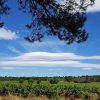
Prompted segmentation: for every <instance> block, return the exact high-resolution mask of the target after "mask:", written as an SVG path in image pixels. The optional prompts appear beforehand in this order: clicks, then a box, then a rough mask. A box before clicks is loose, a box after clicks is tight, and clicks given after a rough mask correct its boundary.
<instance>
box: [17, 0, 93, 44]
mask: <svg viewBox="0 0 100 100" xmlns="http://www.w3.org/2000/svg"><path fill="white" fill-rule="evenodd" d="M18 2H19V4H20V8H21V9H22V10H23V12H26V13H29V14H31V16H32V22H31V23H30V24H28V25H26V26H27V28H29V29H31V30H32V34H31V35H30V36H28V37H26V38H25V39H26V40H28V41H29V42H34V41H42V38H43V37H44V35H45V34H50V35H54V36H56V37H58V38H59V39H60V40H63V41H65V42H66V43H68V44H70V43H72V42H74V41H76V42H78V43H80V42H84V41H86V40H87V38H88V33H87V32H86V30H85V29H83V26H84V23H85V21H86V19H87V17H86V13H85V12H86V10H87V7H88V6H92V5H93V4H94V0H66V2H65V4H62V5H61V4H59V3H58V2H57V1H56V0H18ZM43 30H45V31H43Z"/></svg>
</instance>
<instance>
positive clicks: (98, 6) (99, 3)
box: [87, 0, 100, 12]
mask: <svg viewBox="0 0 100 100" xmlns="http://www.w3.org/2000/svg"><path fill="white" fill-rule="evenodd" d="M87 11H88V12H97V11H99V12H100V0H95V4H94V5H93V6H92V7H89V8H88V10H87Z"/></svg>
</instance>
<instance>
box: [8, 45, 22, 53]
mask: <svg viewBox="0 0 100 100" xmlns="http://www.w3.org/2000/svg"><path fill="white" fill-rule="evenodd" d="M8 49H9V50H10V51H11V52H13V53H16V54H21V53H22V52H21V51H20V50H18V49H17V48H15V47H12V46H10V47H8Z"/></svg>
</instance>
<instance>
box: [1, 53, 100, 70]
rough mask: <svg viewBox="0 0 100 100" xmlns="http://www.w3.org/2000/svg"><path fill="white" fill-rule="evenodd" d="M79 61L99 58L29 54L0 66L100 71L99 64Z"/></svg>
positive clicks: (98, 58)
mask: <svg viewBox="0 0 100 100" xmlns="http://www.w3.org/2000/svg"><path fill="white" fill-rule="evenodd" d="M80 60H98V61H100V56H79V55H75V54H74V53H48V52H31V53H25V54H22V55H21V56H18V57H12V58H10V59H8V60H2V61H0V66H12V67H13V66H15V67H17V66H27V67H36V66H37V67H38V66H39V67H76V68H83V69H100V63H98V64H93V63H91V62H90V63H83V62H81V61H80Z"/></svg>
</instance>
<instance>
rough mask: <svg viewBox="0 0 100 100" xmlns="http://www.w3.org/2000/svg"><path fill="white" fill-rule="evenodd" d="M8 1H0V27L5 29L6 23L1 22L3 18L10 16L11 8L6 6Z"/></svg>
mask: <svg viewBox="0 0 100 100" xmlns="http://www.w3.org/2000/svg"><path fill="white" fill-rule="evenodd" d="M6 2H7V0H0V27H3V25H4V23H3V22H2V21H1V16H2V15H5V14H8V11H9V7H8V5H7V4H6Z"/></svg>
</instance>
